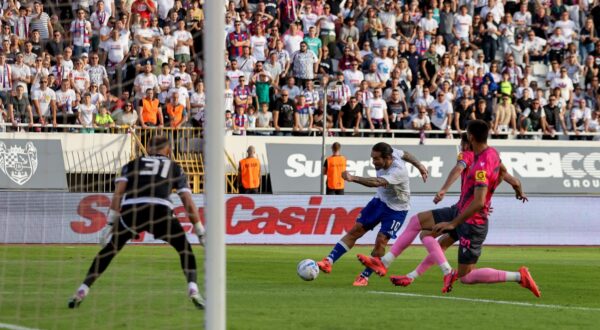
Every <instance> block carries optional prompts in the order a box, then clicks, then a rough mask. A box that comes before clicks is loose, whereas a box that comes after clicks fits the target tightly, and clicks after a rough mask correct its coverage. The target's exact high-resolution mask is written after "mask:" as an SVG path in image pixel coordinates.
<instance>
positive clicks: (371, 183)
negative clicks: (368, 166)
mask: <svg viewBox="0 0 600 330" xmlns="http://www.w3.org/2000/svg"><path fill="white" fill-rule="evenodd" d="M342 178H343V179H344V180H346V181H348V182H356V183H358V184H361V185H363V186H365V187H385V186H387V184H388V182H387V181H386V180H385V179H383V178H365V177H362V176H354V175H351V174H350V173H348V172H347V171H344V172H343V173H342Z"/></svg>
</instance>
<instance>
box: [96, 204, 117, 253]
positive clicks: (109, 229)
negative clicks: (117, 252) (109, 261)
mask: <svg viewBox="0 0 600 330" xmlns="http://www.w3.org/2000/svg"><path fill="white" fill-rule="evenodd" d="M107 217H108V222H107V223H106V226H105V227H104V228H102V231H101V232H100V245H102V246H104V245H106V244H107V243H108V242H109V241H110V238H111V236H112V233H113V226H114V224H115V223H116V222H117V221H119V219H120V218H121V213H119V212H117V211H115V210H113V209H109V210H108V215H107Z"/></svg>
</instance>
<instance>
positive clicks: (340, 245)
mask: <svg viewBox="0 0 600 330" xmlns="http://www.w3.org/2000/svg"><path fill="white" fill-rule="evenodd" d="M348 250H350V248H349V247H348V245H346V243H344V242H342V241H339V242H337V244H336V245H335V246H334V247H333V250H331V252H329V255H328V256H327V259H329V261H330V262H331V263H334V262H336V261H337V260H338V259H339V258H341V257H342V256H343V255H344V253H346V252H348Z"/></svg>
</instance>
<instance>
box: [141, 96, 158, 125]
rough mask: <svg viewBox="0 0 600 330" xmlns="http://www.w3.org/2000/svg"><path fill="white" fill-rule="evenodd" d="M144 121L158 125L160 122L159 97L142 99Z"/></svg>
mask: <svg viewBox="0 0 600 330" xmlns="http://www.w3.org/2000/svg"><path fill="white" fill-rule="evenodd" d="M142 122H143V123H150V124H152V125H156V123H157V122H158V99H154V100H152V101H150V100H148V99H146V98H143V99H142Z"/></svg>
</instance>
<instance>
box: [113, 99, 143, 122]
mask: <svg viewBox="0 0 600 330" xmlns="http://www.w3.org/2000/svg"><path fill="white" fill-rule="evenodd" d="M112 117H113V119H114V121H115V124H116V125H118V126H129V127H134V126H135V125H136V124H137V122H138V114H137V112H136V111H134V110H133V103H131V101H129V100H128V101H126V102H125V105H124V107H123V109H118V110H116V111H114V112H113V113H112Z"/></svg>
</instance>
